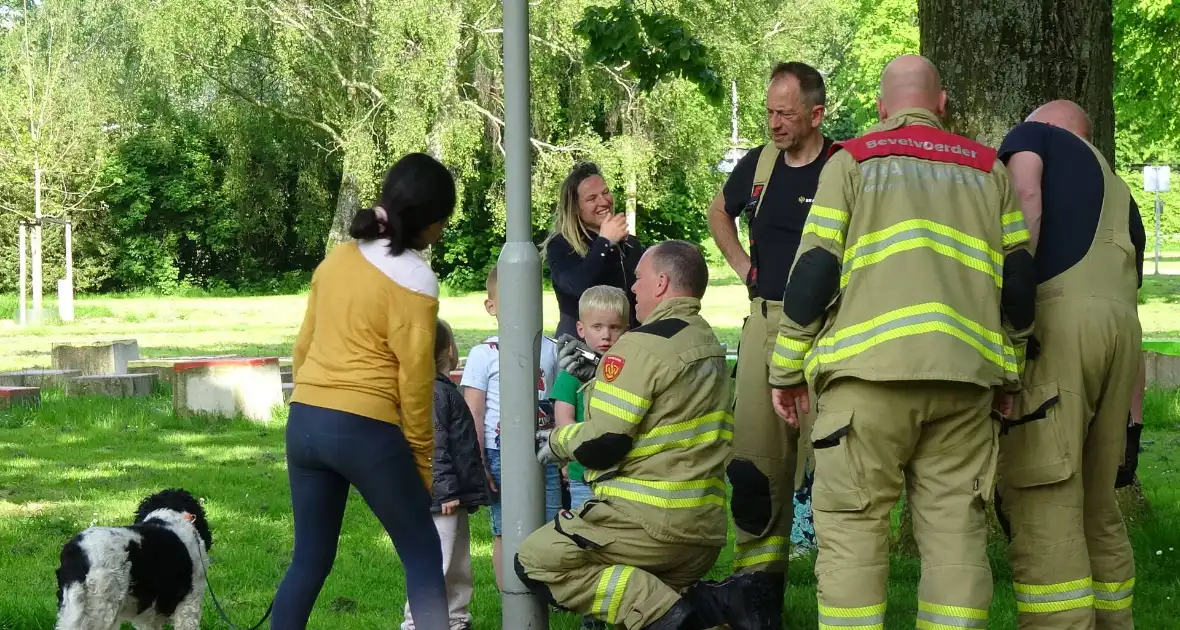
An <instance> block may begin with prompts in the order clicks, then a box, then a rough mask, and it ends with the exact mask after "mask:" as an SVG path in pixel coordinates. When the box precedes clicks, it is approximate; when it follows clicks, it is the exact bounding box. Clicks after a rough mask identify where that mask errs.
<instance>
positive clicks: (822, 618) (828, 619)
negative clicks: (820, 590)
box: [819, 613, 885, 627]
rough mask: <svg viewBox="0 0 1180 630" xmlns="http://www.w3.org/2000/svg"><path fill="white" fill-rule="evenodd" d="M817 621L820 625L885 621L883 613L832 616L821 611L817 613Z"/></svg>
mask: <svg viewBox="0 0 1180 630" xmlns="http://www.w3.org/2000/svg"><path fill="white" fill-rule="evenodd" d="M819 622H820V624H821V625H827V626H844V627H849V626H853V627H855V626H875V625H881V624H883V623H885V613H881V614H879V615H868V616H865V617H832V616H830V615H825V614H823V613H820V614H819Z"/></svg>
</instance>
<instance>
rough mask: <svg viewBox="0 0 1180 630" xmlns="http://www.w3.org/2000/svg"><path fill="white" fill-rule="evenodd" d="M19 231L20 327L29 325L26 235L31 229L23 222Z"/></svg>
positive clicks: (19, 225)
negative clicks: (26, 298) (26, 299)
mask: <svg viewBox="0 0 1180 630" xmlns="http://www.w3.org/2000/svg"><path fill="white" fill-rule="evenodd" d="M17 230H18V232H17V241H19V244H18V246H17V247H19V248H20V282H19V283H18V284H19V285H20V325H21V326H24V325H26V324H28V323H29V319H28V318H29V316H28V312H29V306H28V303H27V302H26V301H25V295H26V294H27V293H28V292H29V286H28V276H29V263H28V253H27V251H26V248H27V247H28V244H27V243H26V242H25V240H26V238H27V237H26V233H27V232H28V231H29V228H28V226H27V225H26V224H25V222H24V221H21V222H20V223H19V224H18V227H17Z"/></svg>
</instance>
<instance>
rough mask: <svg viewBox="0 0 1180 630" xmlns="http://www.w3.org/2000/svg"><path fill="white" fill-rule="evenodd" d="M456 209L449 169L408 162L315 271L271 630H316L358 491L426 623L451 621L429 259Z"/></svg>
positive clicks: (441, 626) (435, 628)
mask: <svg viewBox="0 0 1180 630" xmlns="http://www.w3.org/2000/svg"><path fill="white" fill-rule="evenodd" d="M454 209H455V182H454V179H453V178H452V177H451V174H450V173H449V172H448V171H447V169H446V168H445V167H444V166H443V165H442V164H440V163H439V162H437V161H436V160H435V159H434V158H432V157H430V156H428V155H425V154H421V153H412V154H410V155H407V156H405V157H404V158H402V159H401V160H399V161H398V162H397V164H395V165H394V166H393V168H391V169H390V170H389V173H388V174H387V175H386V176H385V182H384V186H383V187H382V190H381V199H380V202H379V203H378V205H376V206H374V207H373V208H370V209H367V210H361V211H360V212H358V213H357V215H356V218H355V219H353V222H352V226H351V230H350V231H351V234H352V236H353V238H355V239H356V240H355V241H352V242H349V243H345V244H342V245H339V246H338V247H336V248H335V249H333V250H332V251H331V253H329V254H328V256H327V257H326V258H325V259H324V261H323V262H322V263H320V265H319V267H317V268H316V270H315V274H314V276H313V277H312V281H311V294H310V295H309V296H308V301H307V313H306V315H305V316H304V320H303V327H302V328H301V329H300V330H299V336H298V338H297V339H296V342H295V351H294V362H295V365H294V367H295V374H296V376H295V392H294V394H293V395H292V397H291V413H290V418H289V419H288V421H287V436H286V437H287V472H288V476H289V477H290V482H291V504H292V508H293V512H294V516H295V552H294V557H293V558H292V560H291V566H290V567H289V568H288V569H287V574H286V575H285V576H284V577H283V582H282V584H281V585H280V586H279V591H278V594H277V595H276V596H275V603H274V616H273V618H272V621H271V628H274V629H281V630H288V629H302V628H304V627H305V626H306V625H307V620H308V617H309V616H310V615H311V609H312V606H313V605H314V604H315V600H316V597H317V596H318V595H319V592H320V588H321V587H322V586H323V584H324V580H325V579H327V577H328V573H329V572H330V571H331V569H332V563H333V561H334V560H335V557H336V543H337V540H338V539H339V537H340V525H341V521H342V520H343V518H344V506H345V503H346V502H347V500H348V490H349V486H355V487H356V489H357V490H358V491H359V492H360V494H361V496H362V497H363V498H364V500H365V503H367V504H368V506H369V509H371V510H372V511H373V514H375V515H376V516H377V518H378V519H379V520H380V521H381V524H382V525H383V526H384V527H385V531H386V532H388V533H389V537H390V538H391V539H392V540H393V545H394V547H395V549H396V551H397V555H398V556H399V557H400V559H401V562H402V565H403V566H404V567H405V572H406V591H407V596H408V599H409V603H410V608H411V610H412V612H413V616H414V621H415V624H416V625H417V627H418V628H419V629H420V630H447V628H448V626H449V623H448V614H447V596H446V587H445V586H444V582H443V571H442V555H441V551H440V545H439V538H438V532H437V530H436V529H435V527H434V522H433V521H432V519H431V514H430V491H429V488H430V487H431V485H432V483H433V479H432V476H431V470H430V466H431V457H432V456H433V454H434V440H433V418H432V410H431V407H432V405H433V395H434V393H433V392H434V377H435V369H434V335H435V326H436V322H437V320H438V278H437V277H436V276H435V275H434V272H433V271H431V269H430V266H429V265H428V264H427V263H426V262H425V261H423V259H422V258H421V256H420V255H419V254H418V250H423V249H425V248H426V247H428V246H429V245H431V244H433V243H435V242H436V241H438V239H439V237H440V236H441V235H442V230H443V227H444V226H445V224H446V222H447V220H448V219H449V218H450V216H451V214H452V213H453V212H454Z"/></svg>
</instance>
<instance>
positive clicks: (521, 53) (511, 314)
mask: <svg viewBox="0 0 1180 630" xmlns="http://www.w3.org/2000/svg"><path fill="white" fill-rule="evenodd" d="M503 2H504V109H505V116H504V118H505V124H504V136H505V141H504V145H505V153H506V158H507V159H506V161H507V179H508V189H507V203H508V221H507V228H508V230H507V232H508V233H507V242H506V243H505V244H504V249H503V250H501V251H500V260H499V262H498V265H499V297H500V441H501V444H500V454H501V462H502V469H501V472H502V477H501V479H502V481H503V484H502V485H503V488H502V489H501V491H500V499H501V501H503V508H504V512H503V536H504V538H503V545H504V547H503V549H504V555H503V563H504V593H503V609H502V610H503V623H502V625H501V627H503V628H512V629H513V630H542V629H543V628H547V627H548V610H547V609H546V608H545V604H544V603H543V602H542V601H541V600H540V599H538V598H537V597H535V596H533V595H532V594H531V593H530V592H529V590H528V589H527V588H525V586H524V584H522V583H521V581H520V578H519V577H518V576H517V575H516V571H515V569H514V562H513V560H514V558H515V557H516V550H517V549H519V548H520V543H521V542H522V541H523V540H524V538H525V537H526V536H528V535H529V534H531V533H532V532H534V531H536V530H537V529H538V528H539V527H541V524H542V523H543V522H544V519H545V480H544V476H543V474H542V472H541V465H540V464H539V463H538V462H537V458H536V455H535V447H534V442H535V434H536V430H537V380H538V378H539V374H538V372H539V365H540V353H541V258H540V256H539V255H538V253H537V247H536V245H534V244H533V239H532V236H533V235H532V223H533V221H532V200H531V192H532V191H531V185H532V184H531V179H532V177H531V174H532V173H531V171H532V154H531V152H530V146H529V137H530V135H531V133H530V131H531V130H530V124H529V98H530V97H529V5H528V0H503Z"/></svg>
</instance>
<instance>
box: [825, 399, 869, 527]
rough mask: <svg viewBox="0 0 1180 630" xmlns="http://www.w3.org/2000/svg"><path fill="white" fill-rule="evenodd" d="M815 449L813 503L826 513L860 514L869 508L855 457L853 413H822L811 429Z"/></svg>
mask: <svg viewBox="0 0 1180 630" xmlns="http://www.w3.org/2000/svg"><path fill="white" fill-rule="evenodd" d="M811 443H812V445H813V446H814V447H815V485H814V487H813V488H812V496H811V500H812V504H813V505H814V506H815V509H817V510H824V511H827V512H859V511H861V510H863V509H865V508H866V507H868V505H869V497H868V493H866V492H865V490H864V486H863V485H862V483H861V474H860V467H859V465H858V460H857V456H856V451H857V449H856V433H855V432H854V431H853V424H852V412H851V411H821V412H820V413H819V417H818V418H816V420H815V426H813V427H812V428H811Z"/></svg>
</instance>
